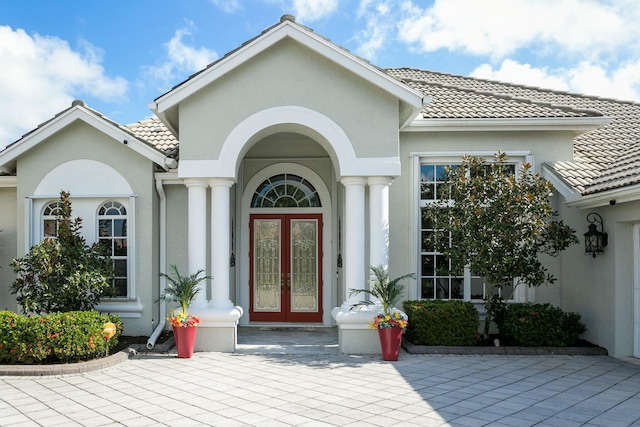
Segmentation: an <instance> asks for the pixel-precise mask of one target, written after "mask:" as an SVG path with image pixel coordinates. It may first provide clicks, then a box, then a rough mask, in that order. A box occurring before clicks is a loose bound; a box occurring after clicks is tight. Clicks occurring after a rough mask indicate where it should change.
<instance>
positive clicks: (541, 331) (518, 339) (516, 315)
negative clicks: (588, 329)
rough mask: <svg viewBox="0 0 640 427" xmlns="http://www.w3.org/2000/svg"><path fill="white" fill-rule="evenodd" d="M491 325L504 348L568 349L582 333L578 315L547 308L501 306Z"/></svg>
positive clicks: (583, 327) (550, 306)
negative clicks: (493, 326) (496, 328)
mask: <svg viewBox="0 0 640 427" xmlns="http://www.w3.org/2000/svg"><path fill="white" fill-rule="evenodd" d="M495 321H496V325H498V330H499V331H500V340H501V341H502V342H504V344H506V345H515V346H523V347H567V346H572V345H575V344H576V342H578V340H579V339H580V334H582V333H583V332H584V331H585V326H584V325H583V324H582V323H581V322H580V315H579V314H578V313H565V312H564V311H562V310H561V309H560V308H558V307H553V306H552V305H551V304H504V305H502V306H501V307H500V308H499V310H498V312H497V314H496V317H495Z"/></svg>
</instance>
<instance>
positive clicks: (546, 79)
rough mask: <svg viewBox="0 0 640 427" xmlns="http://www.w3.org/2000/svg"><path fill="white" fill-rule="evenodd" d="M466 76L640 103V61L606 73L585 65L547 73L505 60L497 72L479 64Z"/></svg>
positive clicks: (546, 71) (541, 69) (595, 66)
mask: <svg viewBox="0 0 640 427" xmlns="http://www.w3.org/2000/svg"><path fill="white" fill-rule="evenodd" d="M470 76H471V77H477V78H483V79H492V80H500V81H503V82H509V83H517V84H524V85H527V86H538V87H543V88H546V89H555V90H562V91H570V92H575V93H582V94H585V95H594V96H601V97H605V98H615V99H621V100H628V101H636V102H640V60H639V61H636V62H633V63H628V64H624V65H622V66H620V67H619V68H618V69H616V70H614V71H612V72H608V71H607V70H606V69H605V68H603V67H602V66H601V65H597V64H594V63H591V62H588V61H583V62H580V63H578V64H577V65H576V66H574V67H571V68H558V69H551V68H548V67H544V68H536V67H533V66H531V65H530V64H521V63H518V62H516V61H513V60H511V59H506V60H504V61H503V62H502V64H501V65H500V67H499V68H497V69H494V68H493V67H492V66H491V65H490V64H482V65H481V66H479V67H477V68H476V69H475V70H473V71H472V72H471V74H470Z"/></svg>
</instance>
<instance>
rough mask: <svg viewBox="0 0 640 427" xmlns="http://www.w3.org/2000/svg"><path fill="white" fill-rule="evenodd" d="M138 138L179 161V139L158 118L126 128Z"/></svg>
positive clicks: (132, 124) (145, 120) (129, 125)
mask: <svg viewBox="0 0 640 427" xmlns="http://www.w3.org/2000/svg"><path fill="white" fill-rule="evenodd" d="M125 127H126V128H127V129H128V130H129V132H131V133H133V134H134V135H135V136H136V138H138V139H141V140H143V141H145V142H147V143H148V144H150V145H152V146H153V147H155V149H156V150H158V151H160V152H161V153H162V154H164V155H165V156H167V157H171V158H173V159H176V160H178V158H179V150H178V144H179V142H178V139H177V138H176V137H175V136H174V135H173V134H172V133H171V131H170V130H169V129H168V128H167V127H166V126H165V125H164V124H163V123H162V122H161V121H160V120H159V119H158V118H156V117H152V118H149V119H144V120H140V121H139V122H136V123H131V124H128V125H126V126H125Z"/></svg>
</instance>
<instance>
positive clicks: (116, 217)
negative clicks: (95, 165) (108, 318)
mask: <svg viewBox="0 0 640 427" xmlns="http://www.w3.org/2000/svg"><path fill="white" fill-rule="evenodd" d="M116 203H117V204H118V205H119V206H120V207H121V208H122V209H123V210H124V212H125V213H124V214H122V213H120V214H119V215H101V214H100V211H101V210H102V208H104V207H106V205H108V204H111V205H112V206H111V207H110V208H106V209H107V210H109V209H118V210H119V211H120V208H119V207H115V206H113V204H116ZM103 220H107V221H110V222H111V223H112V225H113V226H115V223H114V221H116V220H124V221H126V234H125V235H124V236H116V235H115V234H113V231H114V230H113V229H112V230H111V231H112V234H111V235H109V236H101V235H100V230H101V228H100V221H103ZM116 239H119V240H124V241H125V242H126V247H127V254H126V255H125V256H123V255H116V254H115V253H114V248H113V245H114V244H115V240H116ZM101 240H108V241H109V242H110V243H111V245H110V252H111V256H110V258H111V261H112V262H113V265H114V273H115V263H116V261H118V260H125V261H126V263H127V269H126V272H125V274H126V277H125V279H126V281H127V288H126V294H125V295H117V296H115V297H113V299H127V298H129V294H130V291H131V289H130V288H131V286H129V282H130V281H131V276H130V274H129V271H130V268H129V253H130V246H129V243H130V241H131V239H129V211H128V210H127V206H126V204H125V203H122V202H121V201H118V200H105V201H103V202H102V203H100V205H99V206H98V210H97V211H96V241H97V242H98V243H100V241H101ZM116 279H117V277H115V276H114V278H113V281H114V282H113V283H112V284H113V285H114V286H115V280H116Z"/></svg>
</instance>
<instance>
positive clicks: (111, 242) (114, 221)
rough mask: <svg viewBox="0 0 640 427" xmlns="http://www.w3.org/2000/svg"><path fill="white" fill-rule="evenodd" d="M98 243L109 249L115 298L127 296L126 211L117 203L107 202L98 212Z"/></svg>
mask: <svg viewBox="0 0 640 427" xmlns="http://www.w3.org/2000/svg"><path fill="white" fill-rule="evenodd" d="M98 241H99V242H100V244H102V245H105V246H106V247H107V248H109V251H110V253H111V260H112V262H113V270H114V277H113V283H112V285H113V288H114V290H115V296H117V297H126V296H127V295H128V288H129V286H128V271H129V269H128V250H127V248H128V244H127V210H126V208H125V207H124V206H123V205H122V204H121V203H118V202H107V203H104V204H103V205H102V206H100V209H99V210H98Z"/></svg>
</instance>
